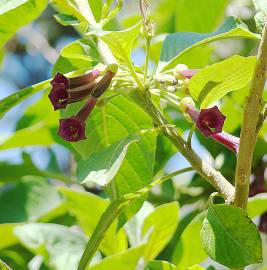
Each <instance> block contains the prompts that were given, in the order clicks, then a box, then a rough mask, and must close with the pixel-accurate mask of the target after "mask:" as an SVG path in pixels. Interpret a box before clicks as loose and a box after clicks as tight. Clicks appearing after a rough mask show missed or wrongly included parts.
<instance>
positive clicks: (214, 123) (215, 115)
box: [180, 97, 239, 154]
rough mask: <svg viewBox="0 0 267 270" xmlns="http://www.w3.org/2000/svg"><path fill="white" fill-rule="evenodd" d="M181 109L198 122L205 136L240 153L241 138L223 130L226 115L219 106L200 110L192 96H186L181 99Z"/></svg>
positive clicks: (197, 125) (198, 126)
mask: <svg viewBox="0 0 267 270" xmlns="http://www.w3.org/2000/svg"><path fill="white" fill-rule="evenodd" d="M180 109H181V111H182V112H184V113H185V116H186V118H187V119H188V118H190V119H191V120H192V121H193V122H194V123H196V127H197V128H198V129H199V131H200V132H201V133H202V134H203V135H204V136H205V137H211V138H212V139H214V140H216V141H217V142H219V143H221V144H223V145H224V146H226V147H227V148H229V149H230V150H232V151H233V152H235V153H236V154H237V153H238V147H239V138H238V137H235V136H233V135H231V134H228V133H226V132H224V131H223V130H222V129H223V125H224V121H225V119H226V116H225V115H223V114H222V113H221V112H220V110H219V109H218V107H217V106H214V107H212V108H209V109H202V110H201V111H200V112H199V111H198V110H196V109H195V107H194V101H193V100H192V99H191V98H190V97H186V98H183V99H182V100H181V102H180Z"/></svg>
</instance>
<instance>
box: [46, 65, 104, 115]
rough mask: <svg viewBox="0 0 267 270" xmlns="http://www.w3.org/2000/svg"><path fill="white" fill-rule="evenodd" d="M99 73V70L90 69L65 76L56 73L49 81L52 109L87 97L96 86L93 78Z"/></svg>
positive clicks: (60, 107)
mask: <svg viewBox="0 0 267 270" xmlns="http://www.w3.org/2000/svg"><path fill="white" fill-rule="evenodd" d="M99 74H100V71H99V70H92V71H90V72H88V73H85V74H83V75H80V76H76V77H73V78H67V77H65V76H64V75H63V74H61V73H57V74H56V76H55V77H54V79H53V80H52V81H51V85H52V90H51V92H50V94H49V96H48V97H49V99H50V101H51V103H52V104H53V106H54V110H58V109H63V108H66V106H67V104H69V103H73V102H77V101H81V100H83V99H84V98H86V97H88V96H89V95H90V94H91V92H92V90H93V89H94V87H95V86H96V81H95V79H96V78H97V77H98V76H99Z"/></svg>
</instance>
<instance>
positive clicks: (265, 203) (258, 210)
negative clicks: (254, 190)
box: [248, 193, 267, 218]
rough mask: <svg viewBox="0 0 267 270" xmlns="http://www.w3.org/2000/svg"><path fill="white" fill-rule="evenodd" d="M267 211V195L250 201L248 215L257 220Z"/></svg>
mask: <svg viewBox="0 0 267 270" xmlns="http://www.w3.org/2000/svg"><path fill="white" fill-rule="evenodd" d="M266 211H267V193H261V194H258V195H256V196H254V197H252V198H249V201H248V215H249V216H250V217H251V218H255V217H257V216H259V215H261V214H263V213H264V212H266Z"/></svg>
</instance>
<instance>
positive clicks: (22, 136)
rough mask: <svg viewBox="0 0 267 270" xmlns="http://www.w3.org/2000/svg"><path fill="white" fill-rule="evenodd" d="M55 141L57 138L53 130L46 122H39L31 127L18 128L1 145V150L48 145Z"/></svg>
mask: <svg viewBox="0 0 267 270" xmlns="http://www.w3.org/2000/svg"><path fill="white" fill-rule="evenodd" d="M54 142H55V140H54V138H53V136H52V134H51V131H50V130H49V129H48V128H47V126H46V125H45V124H44V123H39V124H36V125H33V126H31V127H28V128H24V129H21V130H18V131H17V132H15V133H14V134H12V135H11V136H10V137H9V138H7V139H6V140H5V141H4V142H3V143H2V144H1V145H0V150H6V149H10V148H18V147H26V146H32V145H43V146H48V145H51V144H53V143H54Z"/></svg>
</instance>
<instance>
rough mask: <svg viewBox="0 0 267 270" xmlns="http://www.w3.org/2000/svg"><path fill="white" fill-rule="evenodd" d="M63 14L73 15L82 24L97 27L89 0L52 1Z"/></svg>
mask: <svg viewBox="0 0 267 270" xmlns="http://www.w3.org/2000/svg"><path fill="white" fill-rule="evenodd" d="M52 4H54V5H55V7H56V9H58V10H59V11H60V12H61V13H64V14H65V13H66V14H68V15H73V16H74V17H76V18H77V19H78V20H79V21H80V22H86V23H90V24H92V25H95V19H94V16H93V14H92V10H91V7H90V4H89V1H88V0H52Z"/></svg>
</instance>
